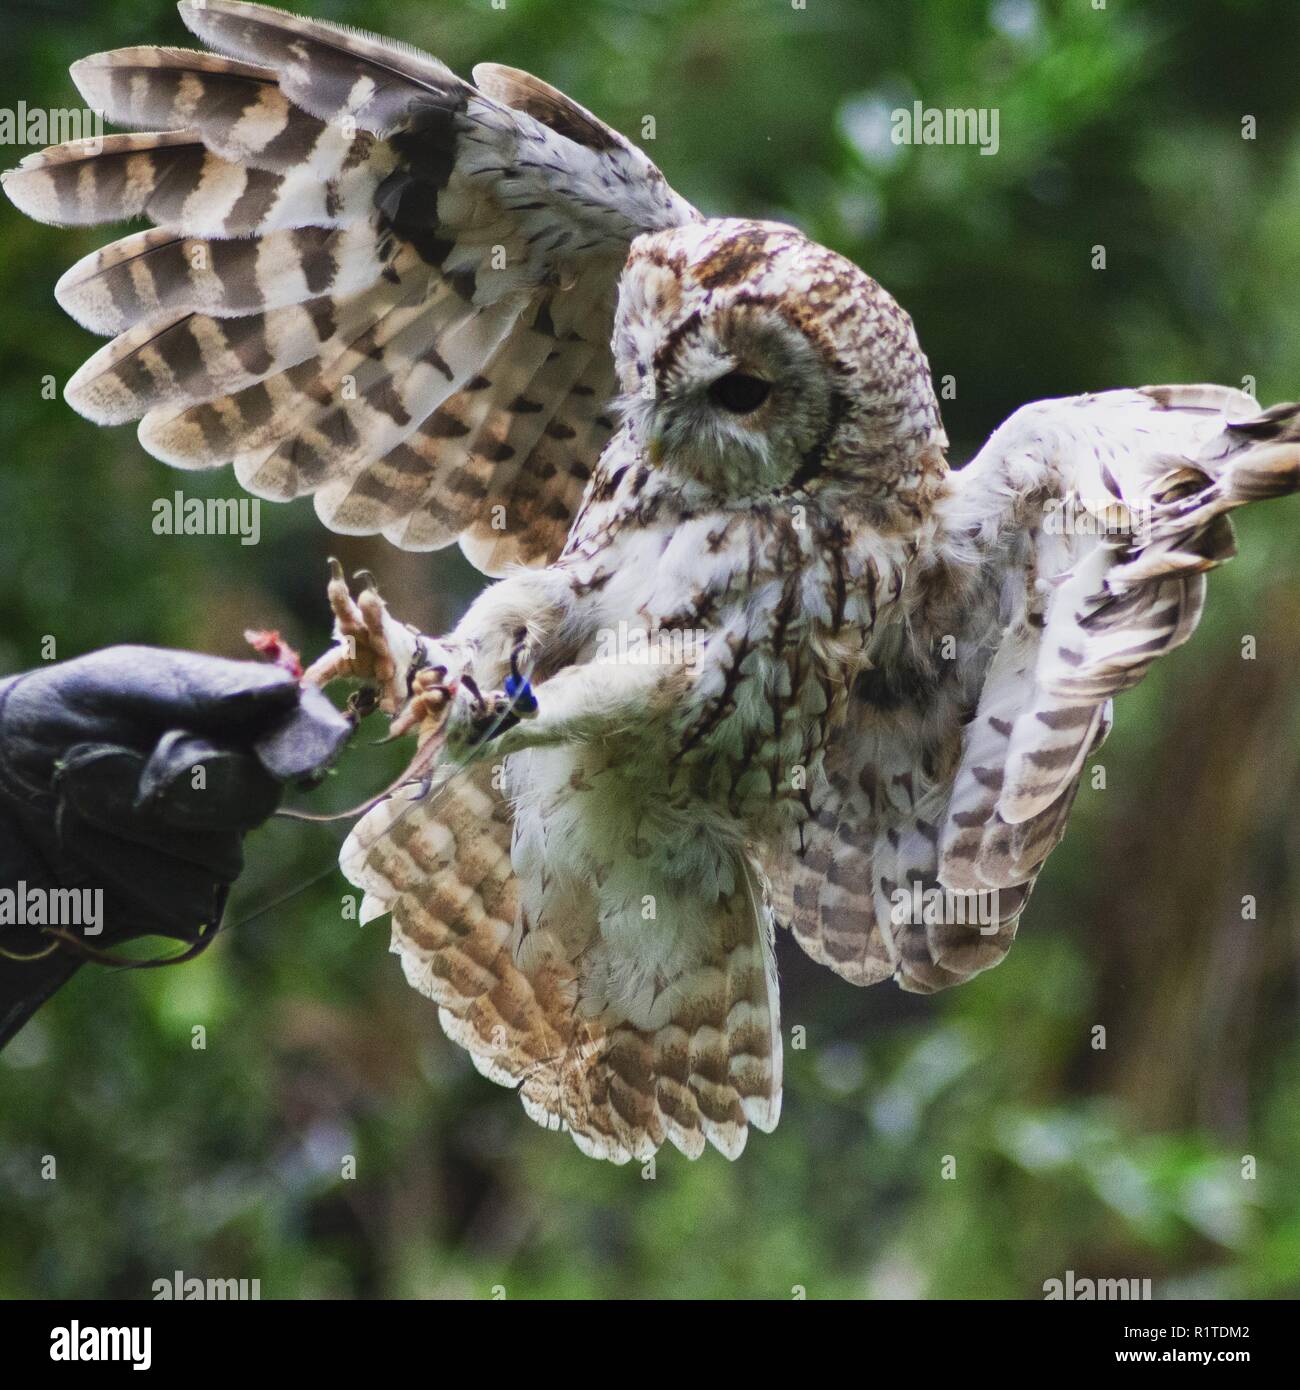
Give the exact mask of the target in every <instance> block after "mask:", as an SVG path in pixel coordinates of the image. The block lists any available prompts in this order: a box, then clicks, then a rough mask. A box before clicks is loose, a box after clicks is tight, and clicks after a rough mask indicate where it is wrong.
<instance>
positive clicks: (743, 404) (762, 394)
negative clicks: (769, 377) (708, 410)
mask: <svg viewBox="0 0 1300 1390" xmlns="http://www.w3.org/2000/svg"><path fill="white" fill-rule="evenodd" d="M771 394H772V383H771V382H770V381H764V380H763V378H762V377H761V376H749V375H748V374H747V373H745V372H728V373H727V374H726V376H720V377H719V378H718V379H717V381H715V382H713V383H712V385H711V386H710V387H709V399H710V400H711V401H712V402H713V403H714V405H720V406H721V407H722V408H723V410H727V411H730V412H731V414H733V415H751V414H753V412H754V411H756V410H757V409H758V407H759V406H760V405H762V404H763V402H764V401H765V400H767V398H768V396H770V395H771Z"/></svg>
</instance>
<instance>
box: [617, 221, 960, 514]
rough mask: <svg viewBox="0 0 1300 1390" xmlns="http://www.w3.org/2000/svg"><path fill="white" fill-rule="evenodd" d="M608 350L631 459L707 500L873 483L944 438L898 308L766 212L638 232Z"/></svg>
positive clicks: (899, 472)
mask: <svg viewBox="0 0 1300 1390" xmlns="http://www.w3.org/2000/svg"><path fill="white" fill-rule="evenodd" d="M614 356H615V362H616V365H617V368H618V374H619V381H620V384H621V388H622V396H621V398H620V405H621V409H622V411H623V413H624V416H625V418H626V419H627V421H628V425H629V428H630V429H631V430H632V433H633V436H634V438H635V439H636V442H637V444H638V445H639V446H640V448H641V449H642V451H643V453H644V455H645V456H646V457H647V458H648V459H649V461H650V462H651V463H652V464H654V465H655V466H656V467H660V468H664V469H667V470H671V471H673V472H675V473H678V474H679V475H680V476H682V477H683V478H689V479H693V480H694V481H696V482H698V483H700V484H703V485H704V486H706V487H707V488H709V490H710V491H713V492H717V493H719V494H721V495H723V496H727V497H748V496H760V495H763V494H765V493H770V492H773V491H777V490H779V489H782V488H791V487H795V488H808V489H811V490H816V489H819V488H822V487H826V486H834V485H835V484H837V483H848V484H849V485H851V486H854V487H856V488H865V489H866V490H867V491H869V492H870V491H873V490H878V491H879V492H880V493H884V492H886V491H888V490H890V489H891V488H893V487H895V486H897V484H898V483H899V480H900V479H901V478H903V477H904V476H905V475H906V474H908V473H909V472H910V471H912V470H913V469H914V468H915V467H916V466H917V461H918V460H919V459H924V458H925V457H927V456H929V457H930V458H931V459H933V458H934V457H935V456H936V455H937V454H938V452H939V451H941V450H942V449H943V448H944V447H945V445H946V442H947V441H946V440H945V438H944V435H943V427H942V425H941V424H940V421H939V407H938V403H937V401H936V400H935V396H934V390H933V388H932V386H931V384H930V371H929V366H928V364H927V363H926V360H925V356H924V355H923V353H922V352H921V349H920V346H919V344H918V343H917V340H916V333H915V330H914V329H913V327H912V321H911V319H910V318H909V317H908V316H907V315H906V314H905V313H904V312H903V310H902V309H900V308H899V307H898V305H897V304H896V303H895V302H894V300H893V299H892V298H891V297H890V296H889V295H888V294H887V293H886V292H885V291H884V290H883V289H881V287H880V286H879V285H878V284H876V282H875V281H874V280H872V279H871V278H870V277H869V276H867V275H864V274H863V272H862V271H860V270H859V269H858V268H857V266H855V265H853V264H852V262H850V261H847V260H845V259H844V257H842V256H838V255H836V254H835V253H834V252H832V251H828V250H826V249H825V248H824V247H822V246H818V245H817V244H816V243H815V242H811V241H809V240H808V239H807V238H806V237H805V236H803V235H802V234H801V233H799V232H798V231H796V230H795V229H794V228H792V227H786V226H782V225H780V224H778V223H774V222H744V221H731V220H718V221H709V222H696V223H691V224H688V225H687V226H684V227H677V228H674V229H673V230H671V231H666V232H656V233H654V234H652V235H648V236H642V237H639V238H638V239H637V240H636V241H635V242H634V243H633V245H632V252H631V255H630V257H629V259H628V264H627V268H626V270H625V271H624V274H623V279H622V282H621V285H620V289H619V304H618V313H617V316H616V319H615V325H614Z"/></svg>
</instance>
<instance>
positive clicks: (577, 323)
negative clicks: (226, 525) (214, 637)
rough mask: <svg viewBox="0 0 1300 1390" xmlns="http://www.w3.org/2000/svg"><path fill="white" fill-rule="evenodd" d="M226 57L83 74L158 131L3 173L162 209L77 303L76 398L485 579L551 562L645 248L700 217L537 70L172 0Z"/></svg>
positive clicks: (46, 214)
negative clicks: (620, 311)
mask: <svg viewBox="0 0 1300 1390" xmlns="http://www.w3.org/2000/svg"><path fill="white" fill-rule="evenodd" d="M180 10H181V15H182V17H183V19H184V20H185V22H186V24H187V25H188V26H189V27H190V28H191V29H192V30H193V31H194V33H195V34H197V35H198V37H199V38H200V39H201V40H202V41H203V42H204V43H205V44H207V45H208V46H209V48H211V49H213V50H216V51H215V52H191V51H187V50H183V49H176V48H127V49H120V50H117V51H115V52H111V53H104V54H98V55H96V56H94V57H90V58H86V59H83V60H81V61H80V62H78V63H76V64H75V65H74V66H73V69H72V75H73V78H74V80H75V82H76V84H77V86H78V88H79V89H80V91H81V92H82V94H83V96H84V98H85V100H86V101H87V103H88V104H89V105H91V106H94V107H96V108H99V109H102V110H103V111H105V113H106V114H107V116H108V117H109V119H111V120H113V121H114V122H116V123H118V124H121V125H139V126H148V127H152V128H153V130H154V131H155V132H156V133H148V134H129V135H113V136H109V137H106V138H105V139H104V140H103V141H102V142H101V141H94V140H92V141H80V142H73V143H71V144H67V145H61V146H56V147H55V148H53V149H49V150H45V151H43V152H42V153H40V154H37V155H33V156H31V157H29V158H28V159H25V160H24V161H23V162H22V164H21V165H20V166H19V167H18V168H17V169H14V170H10V171H9V172H8V173H6V175H5V176H4V189H5V192H6V193H7V194H8V195H9V197H10V198H11V200H12V201H13V202H14V203H15V204H16V205H17V206H18V207H19V208H21V209H22V210H23V211H25V212H27V213H28V214H29V215H31V216H33V217H35V218H38V219H39V220H42V221H46V222H53V223H59V224H69V223H73V224H84V223H98V222H112V221H118V220H121V219H125V218H133V217H146V218H148V219H149V220H150V221H152V222H153V223H154V224H155V227H154V229H152V230H147V231H143V232H139V233H136V234H134V235H132V236H128V237H125V238H124V239H122V240H121V241H118V242H115V243H113V244H112V245H110V246H107V247H105V248H104V249H103V250H101V251H98V252H95V253H93V254H92V255H90V256H87V257H85V258H84V259H83V260H81V261H80V262H78V263H77V264H76V265H74V266H73V267H72V268H71V269H70V270H69V271H68V272H67V273H66V274H65V275H64V276H63V278H62V279H61V280H60V281H59V285H58V288H57V296H58V299H59V302H60V303H61V304H62V305H63V307H64V308H65V309H66V310H67V311H68V313H69V314H71V315H72V316H73V317H74V318H76V319H77V320H78V321H79V322H81V323H82V324H83V325H85V326H86V327H87V328H89V329H91V330H92V331H95V332H98V333H103V334H106V335H112V336H113V341H112V342H111V343H110V344H109V345H108V346H107V347H105V348H104V349H102V350H101V351H100V352H98V353H96V354H95V355H94V356H93V357H92V358H91V359H90V360H89V361H88V362H87V363H86V364H85V365H84V366H83V367H82V368H81V370H80V371H79V372H77V373H76V375H75V376H74V377H73V378H72V380H71V381H70V382H69V384H68V387H67V392H66V394H67V397H68V400H69V401H70V402H71V404H72V405H73V406H74V407H76V408H77V409H78V410H80V411H81V412H82V413H84V414H85V415H87V416H88V417H89V418H91V419H93V420H96V421H98V422H99V423H103V424H117V423H121V422H124V421H127V420H136V419H139V420H140V421H141V425H140V437H141V440H142V442H143V443H144V445H145V447H146V448H147V449H148V450H149V451H150V452H151V453H153V454H155V455H156V456H157V457H159V458H161V459H163V460H165V461H166V462H168V463H170V464H173V465H174V466H176V467H181V468H211V467H219V466H221V465H224V464H227V463H233V464H234V466H235V470H236V474H237V476H238V478H239V480H240V482H241V483H242V484H243V485H244V486H245V487H246V488H248V489H249V490H250V491H252V492H254V493H256V494H258V495H259V496H263V497H267V498H272V499H276V500H287V499H289V498H293V497H297V496H302V495H305V494H313V495H314V497H315V502H316V508H317V511H318V512H319V514H320V516H321V519H322V520H323V521H324V522H325V524H326V525H327V526H329V527H330V528H331V529H333V530H336V531H341V532H346V533H350V534H373V533H376V532H382V533H383V534H384V535H386V536H387V537H388V538H389V539H390V540H392V541H393V542H395V543H396V544H398V545H400V546H403V547H405V548H408V549H434V548H438V547H441V546H445V545H448V544H450V543H451V542H452V541H453V540H456V539H458V538H459V539H460V540H461V542H462V544H463V545H464V547H465V549H466V551H467V553H468V554H469V555H470V558H471V559H472V560H473V561H474V562H475V563H476V564H477V565H479V567H480V568H482V569H484V570H485V571H486V572H488V573H499V572H501V571H502V570H503V569H504V568H505V567H506V566H508V565H509V564H511V563H513V562H520V561H521V562H524V563H539V562H543V561H545V560H546V559H548V558H549V557H550V556H552V555H553V554H554V553H556V552H557V551H558V550H559V548H560V547H561V545H562V543H563V540H564V537H565V536H566V534H567V531H568V526H569V521H570V519H571V517H572V515H573V512H574V510H575V509H576V507H577V504H578V502H579V500H580V498H581V495H582V492H583V490H584V488H585V484H586V481H587V478H588V477H589V476H590V473H591V470H592V468H593V467H594V465H595V462H596V460H597V458H598V457H599V454H600V451H601V449H602V448H603V446H604V443H605V441H606V440H607V438H608V437H609V434H610V432H611V430H612V421H611V420H610V418H609V416H608V414H607V413H606V409H607V403H608V400H609V398H610V396H611V395H612V394H613V389H614V376H613V365H612V360H611V354H610V350H609V336H610V329H611V324H612V318H613V310H614V302H615V294H616V288H617V282H618V277H619V275H620V273H621V271H622V267H623V263H624V260H625V259H626V255H627V250H628V246H629V245H630V243H631V241H632V239H633V238H634V237H635V236H637V235H638V234H640V233H641V232H643V231H649V230H655V229H659V228H664V227H669V226H674V225H678V224H680V223H682V222H685V221H689V220H691V219H693V218H695V217H696V216H697V215H698V214H696V213H695V211H694V209H692V208H691V207H690V205H689V204H687V203H686V202H684V201H683V200H682V199H681V198H679V197H678V196H677V195H676V194H675V193H674V192H673V191H672V190H671V189H670V188H669V187H668V185H667V184H666V182H665V181H664V179H663V177H662V175H661V174H660V173H659V171H658V170H657V169H656V168H655V167H654V165H653V164H651V163H650V161H649V160H648V159H646V158H645V156H644V155H643V154H641V153H640V151H638V150H636V149H635V148H634V147H633V146H632V145H630V144H629V143H628V142H627V141H625V140H624V139H623V138H622V137H621V136H619V135H617V134H616V133H615V132H614V131H612V130H610V129H609V128H608V127H607V126H605V125H603V124H602V123H601V122H600V121H598V120H597V119H596V118H595V117H594V116H592V115H591V114H590V113H589V112H587V111H585V110H583V108H581V107H580V106H578V105H577V104H576V103H574V102H571V101H569V100H568V98H566V97H564V96H563V95H562V94H561V93H559V92H556V91H555V90H554V89H553V88H550V87H548V86H547V85H546V84H545V83H542V82H539V81H538V80H537V79H536V78H533V77H530V76H529V75H528V74H527V73H521V72H516V71H515V70H513V69H509V68H502V67H498V66H496V65H491V64H487V65H482V66H480V67H479V68H478V69H476V72H475V75H476V78H477V81H478V86H477V87H476V86H473V85H471V84H469V83H467V82H465V81H463V80H461V79H460V78H458V77H456V76H455V74H453V73H452V72H451V71H450V69H448V68H447V67H445V66H444V65H443V64H442V63H440V62H438V61H437V60H436V59H434V58H431V57H428V56H427V55H425V54H423V53H420V52H418V51H417V50H415V49H413V48H409V47H406V46H404V45H400V44H396V43H392V42H390V41H388V40H385V39H380V38H376V37H372V36H370V35H366V34H361V33H357V32H354V31H352V30H348V29H344V28H341V27H339V26H336V25H332V24H327V23H321V22H315V21H310V20H305V19H299V18H296V17H295V16H292V15H287V14H284V13H281V12H280V11H277V10H273V9H269V8H267V7H264V6H260V5H253V4H244V3H239V2H238V0H210V2H209V3H202V4H200V3H193V4H190V3H185V4H182V5H181V6H180Z"/></svg>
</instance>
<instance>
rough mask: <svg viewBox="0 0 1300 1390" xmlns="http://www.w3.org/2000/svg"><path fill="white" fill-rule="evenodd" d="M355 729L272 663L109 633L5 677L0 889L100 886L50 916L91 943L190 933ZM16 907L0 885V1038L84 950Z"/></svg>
mask: <svg viewBox="0 0 1300 1390" xmlns="http://www.w3.org/2000/svg"><path fill="white" fill-rule="evenodd" d="M351 732H352V724H351V722H350V721H349V720H348V719H347V718H346V717H345V716H344V715H342V714H340V713H339V712H338V711H337V710H335V708H334V707H333V705H331V704H330V702H329V701H328V700H327V699H326V698H325V697H324V696H323V695H322V694H320V692H319V691H316V690H310V689H309V690H303V689H301V688H300V687H299V685H298V683H297V681H295V680H294V679H293V678H292V677H291V676H290V675H289V674H288V673H287V672H285V671H283V670H280V669H279V668H278V667H275V666H268V665H262V664H260V663H257V662H249V661H229V660H225V659H224V658H220V657H209V656H202V655H198V654H195V653H190V652H174V651H165V650H162V649H159V648H154V647H110V648H107V649H106V650H104V651H100V652H95V653H93V654H91V655H90V656H85V657H81V658H79V659H77V660H75V661H69V662H66V663H62V664H60V665H57V666H49V667H45V668H43V669H41V670H37V671H33V672H30V673H28V674H26V675H21V676H17V677H14V678H12V679H10V680H9V681H6V682H3V683H0V895H2V894H3V890H4V889H6V888H10V889H13V890H15V893H16V892H17V890H18V888H19V885H20V884H21V885H23V887H24V889H25V891H26V892H27V893H30V892H31V890H33V889H36V890H38V892H44V893H46V894H48V892H49V890H50V889H60V888H61V889H77V890H82V889H85V890H90V891H91V893H92V894H93V893H94V891H95V890H102V899H99V900H98V901H100V902H101V904H102V917H101V918H100V920H99V922H98V923H97V924H92V925H91V929H90V932H88V931H87V926H86V923H85V922H83V923H82V924H81V925H80V926H76V925H73V926H67V925H64V926H60V927H59V928H58V930H59V931H62V932H65V933H67V935H70V936H73V937H75V938H76V939H77V941H78V942H84V943H85V945H86V946H87V947H90V948H91V949H93V950H95V951H103V950H104V949H105V948H107V947H110V946H111V945H113V944H115V943H120V942H122V941H125V940H128V939H130V938H131V937H135V936H143V935H164V936H171V937H174V938H176V939H177V940H180V941H184V942H187V943H189V944H191V945H193V944H195V943H197V942H199V941H201V940H202V939H203V938H204V935H205V933H207V934H210V933H211V931H213V930H215V928H216V926H217V924H218V923H219V921H220V919H221V914H222V911H223V909H224V906H225V900H226V895H227V892H228V890H229V886H230V884H232V883H233V882H234V881H235V879H236V877H237V876H238V874H239V872H240V869H241V868H242V866H243V848H242V842H243V837H244V835H245V834H246V833H247V832H248V831H249V830H250V829H252V828H253V827H254V826H256V825H258V824H260V823H261V822H262V821H264V820H265V819H266V818H267V817H268V816H269V815H270V814H271V813H272V812H273V811H274V810H275V808H276V806H277V805H278V803H279V800H280V795H281V791H282V790H283V787H284V785H285V784H286V783H289V782H299V783H300V782H304V781H311V780H312V779H314V778H317V777H318V776H319V775H320V774H321V773H323V771H324V770H325V768H326V767H328V766H329V764H330V763H331V762H332V761H333V760H334V758H335V757H336V756H337V754H338V752H339V750H340V749H341V747H342V745H343V744H344V742H346V740H347V739H348V737H349V736H350V734H351ZM84 900H85V901H94V899H84ZM11 906H12V905H11ZM20 911H21V910H20ZM12 916H13V913H12V911H11V912H8V913H7V912H6V911H5V905H4V902H3V897H0V1046H3V1045H4V1043H5V1042H7V1041H8V1039H9V1038H10V1037H11V1036H12V1035H13V1033H14V1032H16V1031H17V1029H18V1028H19V1027H21V1026H22V1024H23V1023H24V1022H25V1021H26V1019H27V1018H28V1017H30V1015H31V1014H32V1013H33V1012H34V1011H35V1010H36V1008H38V1007H39V1006H40V1004H41V1003H42V1002H43V1001H44V1000H45V999H46V998H48V997H49V995H50V994H52V993H53V992H54V990H56V989H57V988H58V987H59V985H60V984H62V983H63V981H64V980H66V979H67V978H68V977H69V976H70V975H71V974H72V973H73V972H74V971H75V970H76V968H77V966H78V965H79V964H80V962H81V960H82V959H83V958H84V955H83V953H82V952H80V951H78V949H77V947H76V945H75V944H74V943H73V942H69V941H67V940H66V939H63V938H61V937H59V936H57V935H52V934H51V933H50V931H49V930H48V929H43V928H42V927H40V926H32V925H20V924H16V923H14V922H13V921H10V922H9V924H8V925H6V924H5V922H6V919H7V918H11V917H12ZM96 927H98V930H96V929H95V928H96ZM51 946H53V947H54V949H53V950H52V951H50V950H49V948H50V947H51ZM47 951H48V952H49V953H48V954H42V953H44V952H47ZM33 956H37V957H39V959H34V960H33V959H18V957H33Z"/></svg>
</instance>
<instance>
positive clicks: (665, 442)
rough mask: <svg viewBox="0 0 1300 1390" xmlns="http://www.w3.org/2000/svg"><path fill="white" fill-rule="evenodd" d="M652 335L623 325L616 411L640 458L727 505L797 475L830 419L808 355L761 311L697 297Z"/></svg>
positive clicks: (783, 325) (804, 344) (815, 357)
mask: <svg viewBox="0 0 1300 1390" xmlns="http://www.w3.org/2000/svg"><path fill="white" fill-rule="evenodd" d="M696 304H697V307H693V308H687V309H686V312H685V313H684V314H682V315H681V316H680V317H678V318H675V319H673V320H671V321H670V322H669V323H668V324H667V325H666V326H665V325H662V324H661V325H660V331H657V332H653V333H644V332H640V331H638V329H637V326H636V325H635V324H634V323H632V322H629V320H628V319H626V318H625V320H624V322H623V324H622V325H621V330H622V331H621V341H620V344H619V346H620V347H621V349H622V351H620V352H619V358H620V361H619V366H620V374H621V378H622V382H623V387H624V395H623V400H622V408H623V411H624V414H625V416H626V418H627V419H628V421H629V423H630V426H631V429H632V431H633V434H634V436H635V438H636V439H637V441H638V443H639V444H640V445H641V447H642V449H643V451H644V453H645V455H646V457H647V458H648V459H649V461H650V462H651V463H652V464H654V465H655V466H656V467H659V468H664V469H668V470H671V471H673V472H676V473H678V474H680V475H681V476H683V478H690V479H693V480H695V481H696V482H698V483H701V484H703V485H704V486H706V487H708V488H709V489H710V491H714V492H718V493H721V494H723V495H725V496H729V497H747V496H756V495H761V494H763V493H766V492H770V491H772V490H774V489H776V488H779V487H781V486H782V485H784V484H785V483H787V482H789V481H790V480H791V478H792V477H793V476H794V475H795V474H796V473H797V472H798V470H799V467H800V463H801V460H802V459H803V458H804V457H805V456H806V455H807V453H808V452H809V450H811V449H813V448H814V447H816V445H817V443H818V441H819V440H820V439H821V438H822V436H823V435H824V433H825V431H826V428H827V424H828V421H829V419H830V412H831V406H830V399H829V389H828V381H827V371H826V366H825V363H824V361H823V360H822V358H821V356H820V354H819V353H818V351H817V349H816V348H815V347H814V346H813V344H811V343H810V342H809V341H808V339H807V338H806V337H805V336H804V334H803V333H802V332H801V331H800V330H799V329H798V328H797V327H796V326H795V325H793V324H791V323H789V322H788V321H787V320H786V319H785V317H784V316H783V315H782V314H781V313H780V312H779V310H778V309H777V308H775V307H774V306H773V305H772V304H771V303H770V302H768V301H766V300H764V299H761V298H758V297H755V296H749V295H746V294H744V293H740V294H729V295H726V296H725V297H723V296H712V295H704V296H700V297H699V298H698V299H697V300H696Z"/></svg>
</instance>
